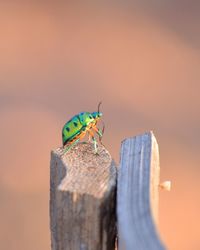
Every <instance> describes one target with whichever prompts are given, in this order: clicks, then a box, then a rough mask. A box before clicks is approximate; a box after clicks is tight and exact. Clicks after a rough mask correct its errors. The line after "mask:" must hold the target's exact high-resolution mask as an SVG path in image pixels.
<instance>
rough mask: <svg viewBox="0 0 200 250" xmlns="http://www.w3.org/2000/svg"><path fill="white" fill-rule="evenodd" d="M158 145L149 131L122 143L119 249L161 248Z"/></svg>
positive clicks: (119, 186) (157, 249)
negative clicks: (158, 226)
mask: <svg viewBox="0 0 200 250" xmlns="http://www.w3.org/2000/svg"><path fill="white" fill-rule="evenodd" d="M159 172H160V166H159V152H158V144H157V142H156V139H155V137H154V135H153V133H152V132H149V133H145V134H143V135H140V136H136V137H133V138H128V139H126V140H124V141H123V142H122V146H121V158H120V168H119V174H118V185H117V189H118V191H117V192H118V193H117V219H118V236H119V250H163V249H165V247H164V245H163V244H162V242H161V240H160V239H159V235H158V233H157V229H156V224H157V223H158V185H159Z"/></svg>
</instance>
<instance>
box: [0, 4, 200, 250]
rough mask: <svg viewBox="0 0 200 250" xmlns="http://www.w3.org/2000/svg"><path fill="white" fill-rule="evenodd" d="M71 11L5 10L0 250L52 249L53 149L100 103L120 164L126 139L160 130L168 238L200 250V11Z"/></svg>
mask: <svg viewBox="0 0 200 250" xmlns="http://www.w3.org/2000/svg"><path fill="white" fill-rule="evenodd" d="M63 2H64V1H57V3H54V4H53V3H51V1H48V3H47V1H44V2H43V3H42V1H29V3H25V2H23V1H22V2H18V1H1V2H0V102H1V104H0V121H1V122H0V138H1V165H0V216H1V219H0V221H1V227H0V249H2V250H47V249H48V250H49V249H50V234H49V211H48V200H49V160H50V150H51V149H52V148H56V147H58V146H60V145H61V129H62V126H63V125H64V123H65V122H66V121H67V120H68V119H69V118H71V116H72V115H74V114H76V113H78V112H80V111H95V110H96V108H97V104H98V102H99V101H100V100H102V101H103V105H102V112H103V114H104V117H103V118H104V122H105V124H106V131H105V136H104V144H106V146H107V147H108V149H109V150H110V152H111V153H112V155H113V157H114V158H115V159H116V161H118V159H119V156H118V153H119V148H120V142H121V140H122V139H124V138H125V137H129V136H133V135H137V134H140V133H143V132H145V131H149V130H153V131H154V133H155V135H156V137H157V140H158V142H159V146H160V158H161V179H162V180H168V179H169V180H171V181H172V191H171V192H170V193H168V192H164V191H161V192H160V230H161V235H162V238H163V239H164V241H165V242H166V244H167V245H168V247H169V249H173V250H198V249H200V229H199V211H200V198H199V191H200V190H199V188H200V182H199V178H200V169H199V167H200V166H199V163H200V155H199V148H200V132H199V129H200V111H199V105H200V97H199V94H200V83H199V81H200V69H199V67H200V32H199V27H200V15H199V13H200V4H199V3H198V1H195V0H194V1H193V0H190V1H189V0H187V1H186V0H184V1H183V0H182V1H181V0H180V1H178V0H174V1H164V0H160V1H157V4H156V1H143V4H141V3H140V4H138V3H136V1H133V3H132V4H130V3H128V2H129V1H127V3H126V1H123V4H122V3H120V2H119V3H115V4H114V3H113V4H111V3H110V4H105V3H103V1H102V3H100V2H101V1H96V3H95V4H94V3H93V1H83V2H84V3H82V4H81V3H76V4H75V3H73V4H69V3H68V4H64V3H63ZM66 2H67V1H66ZM74 2H75V1H74ZM121 2H122V1H121ZM150 2H151V4H150Z"/></svg>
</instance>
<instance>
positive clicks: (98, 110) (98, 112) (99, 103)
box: [97, 102, 102, 113]
mask: <svg viewBox="0 0 200 250" xmlns="http://www.w3.org/2000/svg"><path fill="white" fill-rule="evenodd" d="M101 104H102V102H100V103H99V104H98V109H97V110H98V113H99V111H100V106H101Z"/></svg>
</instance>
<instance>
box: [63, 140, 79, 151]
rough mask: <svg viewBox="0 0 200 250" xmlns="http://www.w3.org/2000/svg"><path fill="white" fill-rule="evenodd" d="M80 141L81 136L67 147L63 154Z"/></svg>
mask: <svg viewBox="0 0 200 250" xmlns="http://www.w3.org/2000/svg"><path fill="white" fill-rule="evenodd" d="M79 141H80V138H78V139H76V140H75V141H73V142H72V143H71V144H70V145H69V146H68V147H66V148H65V149H64V151H63V154H65V153H67V152H68V151H69V150H70V149H71V148H72V147H73V146H75V145H76V144H77V143H78V142H79Z"/></svg>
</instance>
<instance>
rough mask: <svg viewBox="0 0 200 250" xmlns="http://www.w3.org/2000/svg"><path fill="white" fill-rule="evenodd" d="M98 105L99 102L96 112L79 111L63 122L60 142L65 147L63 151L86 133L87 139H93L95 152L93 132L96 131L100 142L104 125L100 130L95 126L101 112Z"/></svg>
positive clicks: (95, 143)
mask: <svg viewBox="0 0 200 250" xmlns="http://www.w3.org/2000/svg"><path fill="white" fill-rule="evenodd" d="M100 105H101V102H100V103H99V104H98V109H97V110H98V111H97V112H92V113H90V112H81V113H79V114H77V115H75V116H74V117H72V118H71V119H70V120H69V121H68V122H67V123H65V125H64V127H63V129H62V142H63V147H65V150H64V152H63V153H66V152H68V151H69V150H70V149H71V148H72V147H73V146H74V145H76V144H77V143H78V142H79V141H80V139H82V138H84V137H85V135H86V134H87V133H88V134H89V140H91V139H92V141H93V145H94V152H95V154H97V140H96V138H95V137H94V133H95V132H96V133H97V134H98V136H99V141H100V143H101V144H102V142H101V139H102V136H103V133H104V126H103V129H102V130H101V129H99V128H97V122H98V121H99V119H100V118H101V116H102V113H101V112H100V111H99V108H100Z"/></svg>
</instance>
